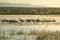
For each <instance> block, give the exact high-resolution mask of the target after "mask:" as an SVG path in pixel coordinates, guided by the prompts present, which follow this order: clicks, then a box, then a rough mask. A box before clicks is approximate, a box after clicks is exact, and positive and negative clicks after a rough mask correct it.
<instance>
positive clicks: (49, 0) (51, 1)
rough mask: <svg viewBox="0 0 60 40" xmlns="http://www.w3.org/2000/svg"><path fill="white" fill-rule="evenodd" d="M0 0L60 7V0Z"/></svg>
mask: <svg viewBox="0 0 60 40" xmlns="http://www.w3.org/2000/svg"><path fill="white" fill-rule="evenodd" d="M0 2H10V3H29V4H32V5H46V6H48V7H60V0H0Z"/></svg>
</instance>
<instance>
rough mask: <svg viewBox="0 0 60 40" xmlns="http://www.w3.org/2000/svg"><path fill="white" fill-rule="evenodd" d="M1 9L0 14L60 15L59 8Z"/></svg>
mask: <svg viewBox="0 0 60 40" xmlns="http://www.w3.org/2000/svg"><path fill="white" fill-rule="evenodd" d="M28 9H29V8H26V9H24V10H22V9H2V10H1V9H0V15H59V14H60V9H58V8H39V9H38V8H37V9H33V8H32V9H29V10H28Z"/></svg>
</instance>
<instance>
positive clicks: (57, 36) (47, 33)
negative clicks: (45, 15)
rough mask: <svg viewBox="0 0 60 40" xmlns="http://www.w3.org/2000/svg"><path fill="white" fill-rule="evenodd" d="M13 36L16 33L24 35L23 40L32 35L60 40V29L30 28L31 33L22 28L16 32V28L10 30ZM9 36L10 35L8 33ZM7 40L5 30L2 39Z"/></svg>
mask: <svg viewBox="0 0 60 40" xmlns="http://www.w3.org/2000/svg"><path fill="white" fill-rule="evenodd" d="M9 35H10V36H11V37H10V38H12V37H14V35H19V36H21V35H22V36H24V37H23V40H27V39H28V40H30V37H32V39H33V40H60V31H52V32H51V31H46V30H41V31H38V30H30V33H28V32H27V31H26V32H24V30H20V31H17V32H15V30H10V34H9ZM7 36H8V35H7ZM1 39H3V40H7V39H8V37H6V36H5V32H2V36H1V33H0V40H1Z"/></svg>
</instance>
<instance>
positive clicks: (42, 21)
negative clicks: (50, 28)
mask: <svg viewBox="0 0 60 40" xmlns="http://www.w3.org/2000/svg"><path fill="white" fill-rule="evenodd" d="M1 22H2V23H7V22H8V23H18V22H29V23H30V22H34V23H35V22H37V23H39V22H41V23H45V22H47V23H49V22H56V20H54V19H49V20H48V19H43V20H41V19H26V20H23V19H21V18H19V20H12V19H11V20H8V19H3V20H1Z"/></svg>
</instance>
